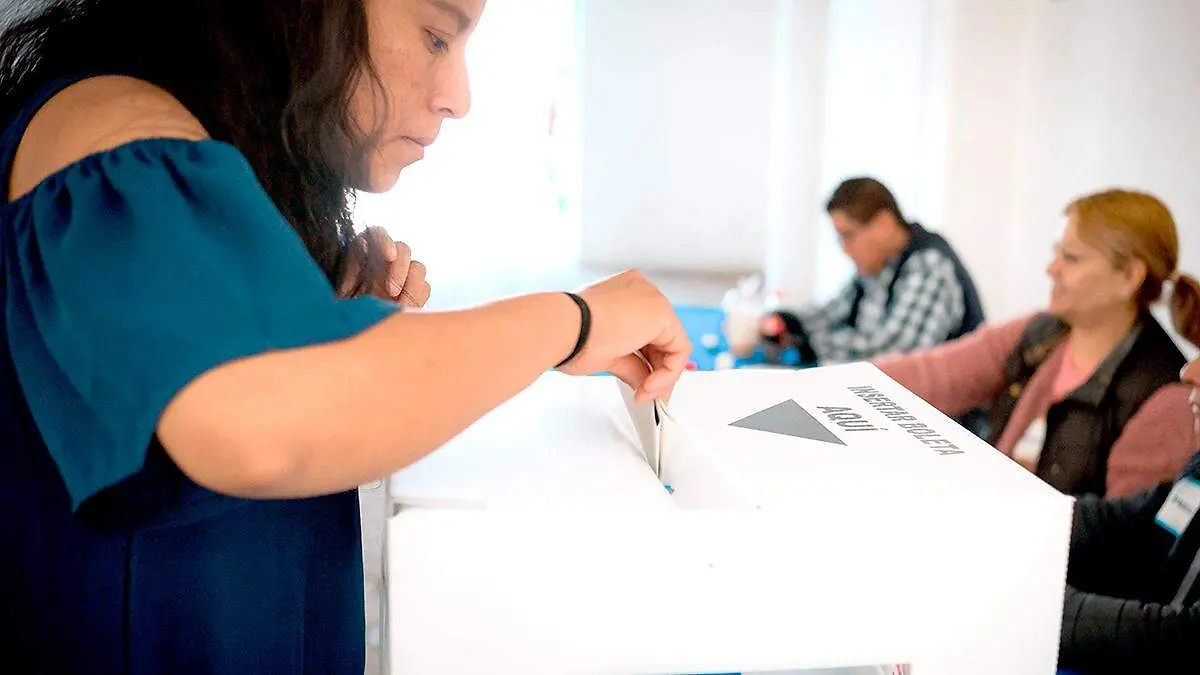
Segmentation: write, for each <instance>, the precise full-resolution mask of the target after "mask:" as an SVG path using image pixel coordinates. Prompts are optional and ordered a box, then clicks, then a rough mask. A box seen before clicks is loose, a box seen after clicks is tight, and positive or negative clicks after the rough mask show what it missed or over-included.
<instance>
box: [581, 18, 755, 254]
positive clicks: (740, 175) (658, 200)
mask: <svg viewBox="0 0 1200 675" xmlns="http://www.w3.org/2000/svg"><path fill="white" fill-rule="evenodd" d="M585 7H586V16H585V21H586V26H585V38H584V39H585V57H584V71H583V101H584V103H583V153H582V154H583V199H582V206H581V209H582V212H581V213H582V257H583V261H584V263H586V264H593V265H598V266H606V267H607V266H625V265H639V266H642V267H647V268H654V269H711V270H720V271H725V270H746V269H754V268H759V267H761V265H762V259H763V228H764V222H765V221H766V218H767V209H766V196H767V187H766V185H767V167H768V161H769V159H768V158H769V153H770V143H771V138H770V134H769V133H768V125H769V121H770V111H769V105H770V101H771V98H772V92H771V84H772V78H773V69H774V56H775V51H774V48H773V38H774V34H775V24H774V20H775V16H776V6H775V2H773V1H772V0H754V1H752V2H747V1H746V0H654V1H653V2H646V0H599V1H594V2H587V3H585Z"/></svg>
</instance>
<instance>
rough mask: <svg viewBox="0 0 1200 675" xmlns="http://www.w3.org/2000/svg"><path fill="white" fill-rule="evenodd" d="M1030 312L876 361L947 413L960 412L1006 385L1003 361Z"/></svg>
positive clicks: (984, 399) (973, 407)
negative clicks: (1024, 315)
mask: <svg viewBox="0 0 1200 675" xmlns="http://www.w3.org/2000/svg"><path fill="white" fill-rule="evenodd" d="M1031 318H1032V317H1028V316H1026V317H1022V318H1020V319H1016V320H1013V321H1009V322H1008V323H1004V324H1000V325H998V326H985V327H983V328H980V329H978V330H976V331H975V332H973V333H970V334H969V335H966V336H964V337H962V338H959V339H958V340H955V341H954V342H949V343H947V344H944V345H941V346H940V347H934V348H933V349H922V350H919V351H915V352H910V353H908V354H902V355H896V356H890V357H885V358H882V359H879V360H877V361H875V365H877V366H879V368H880V369H881V370H882V371H883V372H884V373H886V374H887V375H888V376H889V377H891V378H892V379H894V380H896V381H897V382H899V383H900V384H902V385H904V386H905V387H906V388H907V389H909V390H910V391H912V392H913V393H914V394H916V395H917V396H920V397H921V398H923V399H925V400H926V401H927V402H929V403H930V404H931V405H932V406H933V407H935V408H937V409H938V410H940V411H942V412H943V413H945V414H947V415H949V416H951V417H957V416H959V415H962V414H963V413H966V412H968V411H970V410H973V409H975V408H977V407H979V406H981V405H983V404H985V403H987V402H988V401H991V400H992V399H993V398H995V397H996V395H997V394H998V393H999V392H1000V389H1001V388H1002V387H1003V386H1004V362H1005V360H1006V359H1007V358H1008V355H1009V354H1010V353H1012V350H1013V349H1014V348H1015V347H1016V346H1017V343H1018V342H1019V341H1020V339H1021V334H1022V333H1023V332H1024V331H1025V327H1026V326H1028V325H1029V321H1030V319H1031Z"/></svg>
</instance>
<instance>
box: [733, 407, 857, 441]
mask: <svg viewBox="0 0 1200 675" xmlns="http://www.w3.org/2000/svg"><path fill="white" fill-rule="evenodd" d="M729 426H731V427H739V428H742V429H751V430H754V431H765V432H767V433H769V434H780V435H782V436H792V437H794V438H807V439H809V440H812V441H822V442H825V443H836V444H837V445H845V443H844V442H843V441H842V439H840V438H838V437H837V436H834V435H833V432H832V431H830V430H829V429H826V428H825V425H824V424H821V423H820V422H818V421H817V419H816V418H815V417H813V416H812V415H810V414H809V413H808V411H807V410H805V409H804V408H801V407H800V404H799V403H796V402H795V401H791V400H788V401H784V402H783V403H780V404H778V405H774V406H771V407H770V408H767V409H766V410H762V411H760V412H756V413H754V414H753V415H750V416H749V417H744V418H742V419H740V420H738V421H736V422H734V423H732V424H730V425H729Z"/></svg>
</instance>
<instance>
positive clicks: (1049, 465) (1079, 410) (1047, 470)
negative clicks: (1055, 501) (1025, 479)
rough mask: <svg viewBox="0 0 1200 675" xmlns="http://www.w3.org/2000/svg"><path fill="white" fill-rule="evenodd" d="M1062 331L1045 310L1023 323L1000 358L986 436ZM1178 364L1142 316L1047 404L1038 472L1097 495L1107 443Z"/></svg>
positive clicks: (1000, 426)
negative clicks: (1000, 375) (1000, 378)
mask: <svg viewBox="0 0 1200 675" xmlns="http://www.w3.org/2000/svg"><path fill="white" fill-rule="evenodd" d="M1069 332H1070V329H1069V328H1068V327H1067V325H1066V324H1064V323H1063V322H1062V321H1061V320H1060V319H1058V318H1057V317H1054V316H1051V315H1049V314H1041V315H1038V316H1037V317H1035V318H1034V320H1033V321H1032V322H1031V323H1030V324H1029V327H1028V328H1026V329H1025V333H1024V334H1023V335H1022V336H1021V341H1020V342H1019V343H1018V344H1017V347H1016V349H1014V350H1013V352H1012V353H1011V354H1010V355H1009V357H1008V361H1007V363H1006V364H1005V367H1004V390H1003V391H1002V392H1001V393H1000V396H999V398H997V399H996V402H995V404H994V405H993V406H992V409H991V414H990V418H989V428H990V429H991V434H990V438H989V441H991V442H992V443H993V444H994V443H995V442H996V441H997V440H998V439H999V438H1000V435H1001V434H1002V433H1003V432H1004V427H1005V426H1006V425H1007V424H1008V421H1009V419H1010V418H1011V417H1012V413H1013V411H1014V410H1015V409H1016V407H1017V402H1018V401H1019V400H1020V398H1021V395H1022V394H1023V393H1024V391H1025V387H1026V386H1027V385H1028V384H1029V380H1030V379H1032V378H1033V374H1034V373H1035V372H1037V370H1038V368H1040V367H1041V366H1042V364H1043V363H1045V362H1046V359H1048V358H1049V357H1050V355H1051V354H1052V353H1053V352H1054V350H1055V349H1056V348H1057V347H1058V346H1059V345H1060V344H1062V342H1063V341H1064V340H1065V339H1066V337H1067V335H1068V334H1069ZM1185 363H1186V360H1185V359H1184V358H1183V354H1181V353H1180V351H1179V348H1178V347H1177V346H1176V345H1175V343H1174V342H1173V341H1172V340H1171V338H1170V336H1168V335H1167V333H1166V331H1164V330H1163V328H1162V326H1161V325H1159V323H1158V321H1157V320H1156V319H1155V318H1154V317H1152V316H1150V315H1149V314H1144V315H1142V317H1141V318H1140V319H1139V321H1138V323H1137V324H1135V325H1134V327H1133V328H1132V329H1131V330H1130V331H1129V335H1127V336H1126V337H1125V339H1124V340H1122V341H1121V342H1120V343H1119V344H1118V345H1117V346H1116V348H1114V349H1113V351H1112V353H1110V354H1109V355H1108V356H1107V357H1106V358H1105V359H1104V361H1103V362H1101V363H1100V366H1099V367H1098V368H1097V369H1096V372H1095V373H1093V374H1092V377H1091V379H1089V380H1088V381H1087V382H1085V383H1084V384H1083V385H1081V386H1080V387H1079V388H1078V389H1076V390H1075V391H1073V392H1071V393H1070V394H1069V395H1068V396H1067V397H1066V398H1065V399H1063V400H1062V401H1060V402H1058V403H1055V404H1054V405H1052V406H1050V410H1049V411H1048V412H1047V413H1046V440H1045V443H1044V444H1043V446H1042V454H1041V456H1040V457H1039V458H1038V466H1037V475H1038V477H1040V478H1041V479H1042V480H1044V481H1046V482H1047V483H1049V484H1050V485H1052V486H1054V487H1055V488H1057V489H1058V490H1060V491H1061V492H1064V493H1066V494H1073V495H1079V494H1088V493H1094V494H1099V495H1103V494H1104V490H1105V483H1106V479H1107V476H1108V453H1109V451H1110V450H1111V449H1112V445H1113V443H1115V442H1116V440H1117V437H1118V436H1120V435H1121V431H1122V430H1124V428H1125V424H1126V423H1127V422H1129V420H1130V418H1132V417H1133V416H1134V414H1135V413H1137V411H1138V409H1140V408H1141V406H1142V403H1144V402H1145V401H1146V399H1148V398H1150V396H1151V395H1152V394H1154V392H1156V391H1158V389H1159V388H1161V387H1162V386H1164V385H1166V384H1169V383H1171V382H1176V381H1178V380H1179V371H1180V369H1181V368H1183V366H1184V364H1185Z"/></svg>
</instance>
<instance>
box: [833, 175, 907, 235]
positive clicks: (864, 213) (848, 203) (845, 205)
mask: <svg viewBox="0 0 1200 675" xmlns="http://www.w3.org/2000/svg"><path fill="white" fill-rule="evenodd" d="M825 211H826V212H827V213H830V214H832V213H833V212H834V211H843V212H845V214H846V215H847V216H850V217H851V218H853V219H854V220H857V221H858V222H860V223H866V222H867V221H869V220H871V219H872V218H874V217H875V214H877V213H879V212H880V211H887V212H889V213H891V214H892V215H893V216H895V217H896V220H897V221H898V222H899V223H900V224H901V225H907V224H908V221H906V220H904V216H903V215H902V214H901V213H900V206H899V205H897V204H896V198H895V197H894V196H893V195H892V191H891V190H889V189H887V186H885V185H884V184H883V183H880V182H879V181H877V180H875V179H874V178H868V177H866V176H859V177H857V178H850V179H847V180H844V181H842V184H841V185H839V186H837V189H836V190H834V191H833V194H832V195H831V196H830V197H829V201H828V202H827V203H826V204H825Z"/></svg>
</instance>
